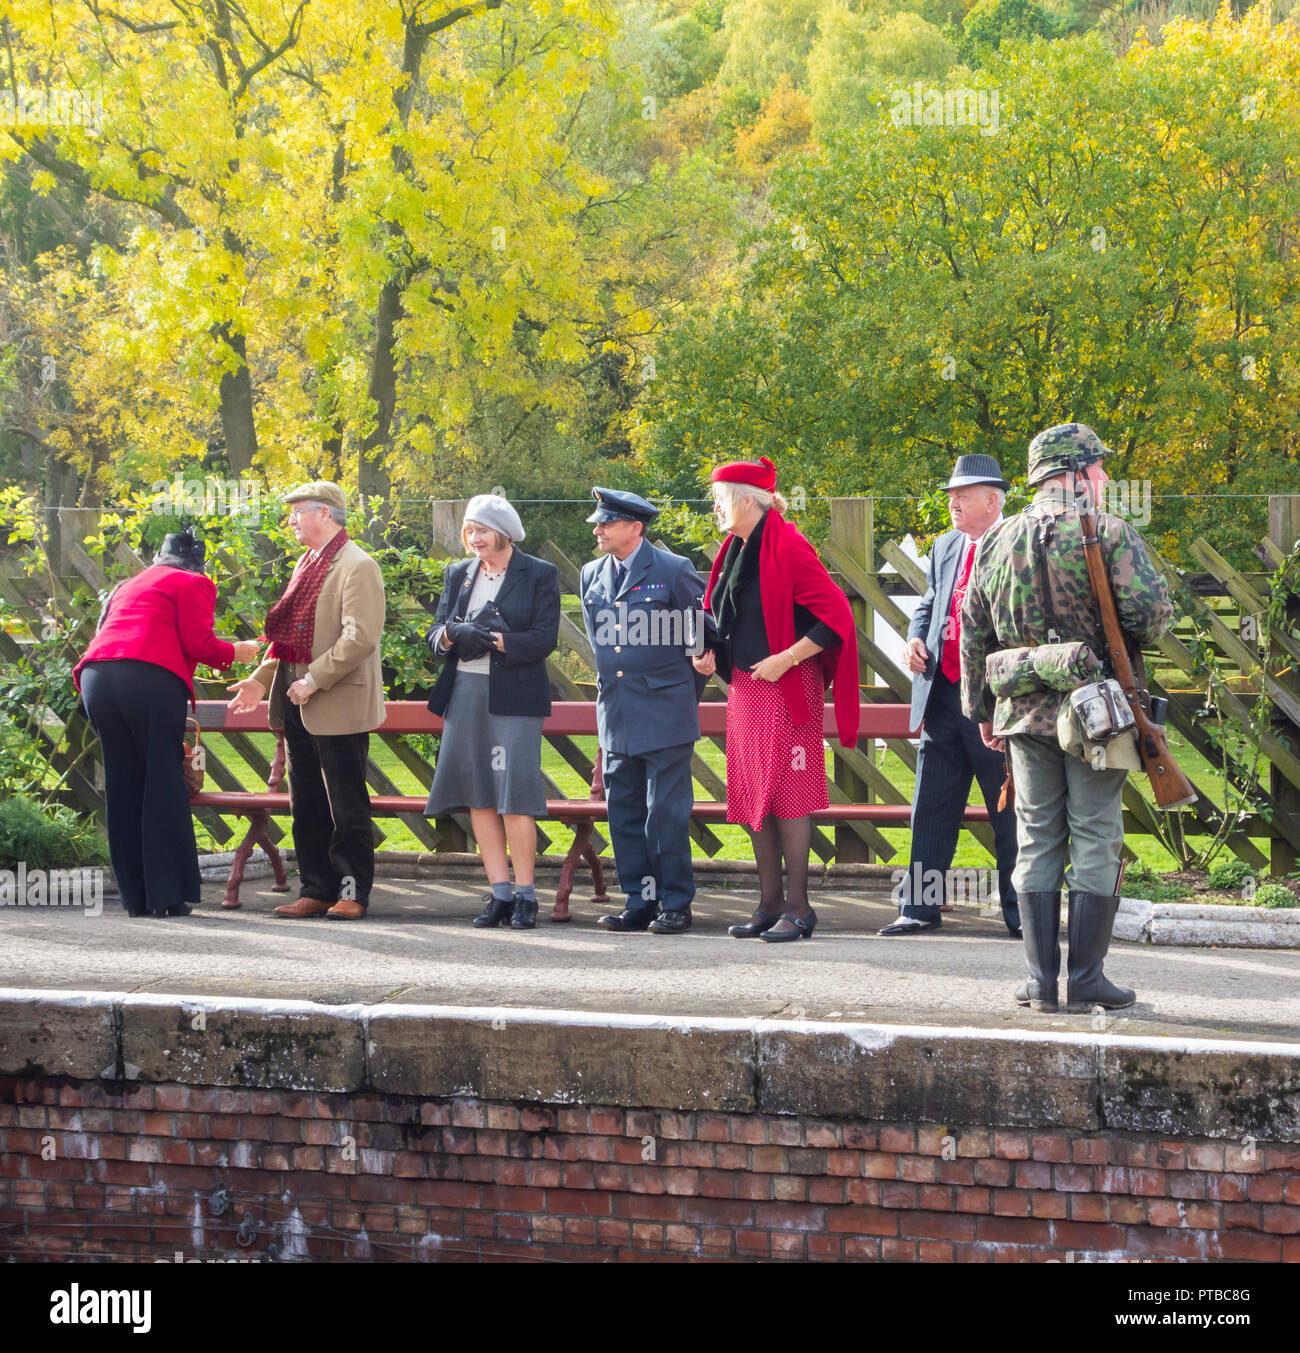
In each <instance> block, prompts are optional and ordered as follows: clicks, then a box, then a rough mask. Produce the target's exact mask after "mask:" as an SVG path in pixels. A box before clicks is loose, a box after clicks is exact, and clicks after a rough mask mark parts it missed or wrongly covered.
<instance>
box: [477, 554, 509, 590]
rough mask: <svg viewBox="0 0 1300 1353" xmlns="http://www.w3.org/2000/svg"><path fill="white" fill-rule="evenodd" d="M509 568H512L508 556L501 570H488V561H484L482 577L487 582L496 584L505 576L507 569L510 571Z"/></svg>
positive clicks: (481, 566) (481, 567)
mask: <svg viewBox="0 0 1300 1353" xmlns="http://www.w3.org/2000/svg"><path fill="white" fill-rule="evenodd" d="M509 567H510V559H509V557H508V556H507V558H506V562H505V563H504V564H502V565H501V567H500V568H499V569H496V570H493V569H490V568H488V563H487V560H486V559H484V560H483V561H482V563H481V565H480V569H481V575H482V577H483V580H484V581H485V582H489V583H490V582H495V581H496V580H497V579H498V578H500V577H502V576H503V575H504V573H505V571H506V569H508V568H509Z"/></svg>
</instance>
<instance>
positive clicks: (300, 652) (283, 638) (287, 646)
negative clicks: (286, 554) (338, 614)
mask: <svg viewBox="0 0 1300 1353" xmlns="http://www.w3.org/2000/svg"><path fill="white" fill-rule="evenodd" d="M347 543H348V533H347V532H346V531H338V532H336V533H335V534H334V535H333V536H332V537H331V538H330V540H329V543H328V544H326V545H322V546H321V548H320V553H319V554H317V556H316V558H315V559H310V558H309V556H308V555H305V554H304V555H303V557H302V559H300V560H299V561H298V567H297V568H296V569H295V570H294V574H293V577H292V578H290V579H289V586H288V587H286V588H285V589H284V596H282V597H281V598H280V600H279V601H277V602H276V603H275V605H274V606H272V607H271V609H270V610H269V611H268V612H267V613H266V629H265V634H266V637H267V638H268V639H270V640H271V656H272V657H273V658H280V659H282V660H283V661H285V662H310V661H311V646H312V640H313V639H314V638H315V636H316V600H317V598H318V597H319V596H320V590H321V588H322V587H324V586H325V575H326V574H327V573H328V572H329V569H330V563H331V561H332V560H333V558H334V556H335V555H336V554H337V553H338V552H339V551H340V550H341V549H342V548H343V547H344V545H346V544H347Z"/></svg>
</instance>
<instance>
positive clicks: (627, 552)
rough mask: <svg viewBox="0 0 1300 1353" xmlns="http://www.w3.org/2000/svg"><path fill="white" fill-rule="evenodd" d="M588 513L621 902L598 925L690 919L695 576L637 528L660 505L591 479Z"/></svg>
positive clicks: (590, 597) (595, 647) (592, 615)
mask: <svg viewBox="0 0 1300 1353" xmlns="http://www.w3.org/2000/svg"><path fill="white" fill-rule="evenodd" d="M591 494H592V497H593V498H595V500H596V510H595V511H594V512H593V513H592V514H591V516H590V517H588V518H587V520H588V521H589V522H593V523H594V528H593V531H592V534H593V535H594V536H595V537H596V543H597V545H599V546H600V549H601V551H602V553H603V555H604V557H603V558H600V559H593V560H591V561H590V562H589V563H587V564H585V565H584V566H583V569H582V583H581V587H580V592H581V596H582V614H583V620H584V621H585V622H586V626H587V638H588V639H589V640H590V641H591V647H592V651H593V652H594V654H595V657H596V722H597V726H598V728H599V731H600V747H601V751H602V753H603V756H604V768H605V799H606V801H607V803H608V805H609V834H610V838H611V840H612V842H613V846H614V862H615V864H616V866H617V868H618V881H619V886H620V887H621V888H622V889H623V892H624V893H625V894H626V897H627V901H626V904H625V906H624V908H623V910H622V911H621V912H619V913H617V914H616V915H610V916H602V917H601V918H600V920H599V921H598V922H597V923H596V924H597V925H600V926H602V927H603V928H604V929H606V930H616V931H632V930H647V929H649V930H652V931H654V932H655V933H657V934H660V935H679V934H681V933H682V932H683V931H685V930H689V929H690V926H691V899H692V898H693V897H694V896H695V873H694V870H693V869H692V868H691V842H690V835H689V828H690V819H691V804H692V802H693V799H694V792H693V789H692V786H691V753H692V751H693V750H694V747H695V742H696V739H698V738H699V736H700V721H699V713H698V711H697V708H696V701H697V699H698V692H697V687H696V676H695V672H694V669H693V668H692V667H691V654H692V653H700V652H702V651H703V644H702V643H700V642H698V640H700V639H703V638H704V635H703V631H702V629H701V628H700V627H701V626H702V625H703V623H704V621H703V616H702V613H701V603H702V599H703V596H704V584H703V583H702V581H701V580H700V576H699V574H698V573H696V571H695V567H694V565H693V564H692V563H691V561H690V560H689V559H683V558H682V557H681V556H680V555H676V554H669V553H668V552H667V551H666V550H657V549H655V548H654V546H653V545H651V544H650V543H649V542H648V541H647V540H646V539H645V531H646V527H647V526H648V525H649V524H650V522H652V521H653V520H654V519H655V518H656V517H657V516H658V515H659V509H658V508H657V507H655V506H654V505H653V504H652V503H648V502H646V500H645V499H644V498H642V497H640V496H639V495H637V494H635V493H626V492H622V491H619V490H615V489H603V488H594V489H592V491H591Z"/></svg>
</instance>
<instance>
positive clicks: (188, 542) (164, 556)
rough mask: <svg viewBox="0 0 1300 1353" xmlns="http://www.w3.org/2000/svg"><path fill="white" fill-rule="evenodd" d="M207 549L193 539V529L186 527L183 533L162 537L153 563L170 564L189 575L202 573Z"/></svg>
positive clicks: (202, 543) (201, 542)
mask: <svg viewBox="0 0 1300 1353" xmlns="http://www.w3.org/2000/svg"><path fill="white" fill-rule="evenodd" d="M207 548H208V547H207V546H206V545H205V544H204V542H203V541H201V540H195V539H194V531H193V528H191V527H189V526H187V527H186V528H185V529H184V530H183V531H176V532H173V533H172V534H171V535H169V536H164V537H163V543H162V546H161V548H160V549H159V550H158V553H157V554H156V555H154V560H153V561H154V563H155V564H171V565H172V566H173V567H175V568H183V569H185V570H186V571H187V572H189V573H202V572H203V556H204V555H205V554H206V553H207Z"/></svg>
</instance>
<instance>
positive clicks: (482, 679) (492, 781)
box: [424, 672, 546, 817]
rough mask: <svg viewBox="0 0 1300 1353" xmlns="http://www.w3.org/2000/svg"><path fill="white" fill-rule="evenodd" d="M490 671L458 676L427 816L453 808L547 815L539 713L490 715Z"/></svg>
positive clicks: (540, 717)
mask: <svg viewBox="0 0 1300 1353" xmlns="http://www.w3.org/2000/svg"><path fill="white" fill-rule="evenodd" d="M488 682H489V677H488V676H487V674H486V673H483V674H481V675H480V674H479V673H477V672H464V673H462V672H457V674H456V679H455V683H454V685H453V686H452V688H451V700H450V702H449V703H448V705H447V713H446V716H445V719H444V723H443V729H442V742H441V743H440V745H439V747H438V760H437V762H436V763H435V765H434V768H433V787H432V788H431V789H430V790H429V802H428V803H426V804H425V806H424V815H425V817H435V816H438V815H440V814H442V813H447V812H450V811H451V810H453V809H463V808H491V809H493V810H495V811H496V812H498V813H524V814H526V815H527V816H529V817H545V815H546V782H545V781H544V780H543V779H542V724H543V723H544V722H545V720H544V719H543V718H542V716H541V715H540V714H539V715H535V716H534V715H528V714H489V713H488Z"/></svg>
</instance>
